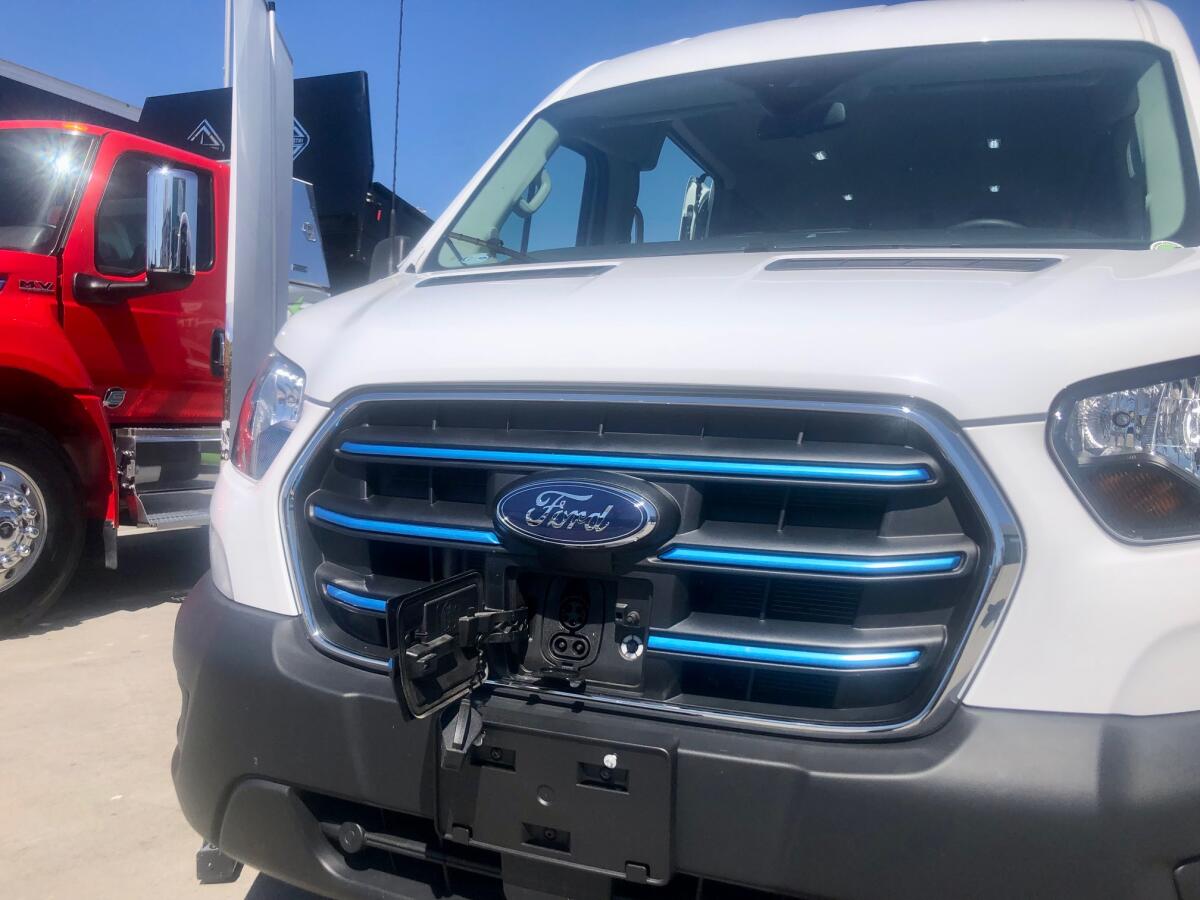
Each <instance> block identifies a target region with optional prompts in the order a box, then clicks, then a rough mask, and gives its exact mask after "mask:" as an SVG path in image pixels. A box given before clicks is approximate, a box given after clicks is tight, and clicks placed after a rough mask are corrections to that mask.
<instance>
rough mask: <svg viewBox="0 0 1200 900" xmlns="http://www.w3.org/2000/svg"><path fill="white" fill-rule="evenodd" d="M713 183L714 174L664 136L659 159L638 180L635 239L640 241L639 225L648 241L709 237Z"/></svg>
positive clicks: (643, 238)
mask: <svg viewBox="0 0 1200 900" xmlns="http://www.w3.org/2000/svg"><path fill="white" fill-rule="evenodd" d="M712 183H713V182H712V177H711V176H708V175H706V174H705V172H704V170H703V169H701V168H700V166H699V165H697V164H696V161H695V160H693V159H692V158H691V157H690V156H688V155H687V154H686V153H685V152H684V151H683V149H682V148H681V147H680V146H679V144H677V143H676V142H675V141H674V140H672V139H671V138H670V137H668V138H666V139H664V140H663V144H662V149H661V150H660V151H659V153H658V162H656V163H655V164H654V168H653V169H650V170H649V171H647V172H642V173H641V178H640V179H639V183H638V199H637V210H638V213H640V217H639V216H638V214H637V213H635V215H634V231H635V234H634V235H633V239H634V240H635V241H636V240H637V237H638V235H637V234H636V232H637V231H638V230H639V228H640V229H641V231H642V241H644V242H645V243H648V244H653V243H658V242H662V241H678V240H693V239H698V238H704V237H707V232H708V227H707V226H708V215H709V213H710V212H711V210H712V196H713V194H712ZM697 206H699V208H697ZM681 229H682V230H681ZM683 230H686V231H687V233H686V234H685V233H683Z"/></svg>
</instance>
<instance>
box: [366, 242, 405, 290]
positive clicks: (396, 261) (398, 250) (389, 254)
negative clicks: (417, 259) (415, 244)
mask: <svg viewBox="0 0 1200 900" xmlns="http://www.w3.org/2000/svg"><path fill="white" fill-rule="evenodd" d="M407 255H408V238H406V237H404V236H403V235H399V234H398V235H396V236H395V237H390V238H384V239H383V240H382V241H380V242H379V243H378V244H376V245H375V249H374V250H372V251H371V274H370V276H369V277H368V279H367V280H368V281H378V280H379V279H380V278H387V277H388V276H389V275H395V274H396V272H397V270H399V268H400V262H401V260H403V259H404V257H405V256H407Z"/></svg>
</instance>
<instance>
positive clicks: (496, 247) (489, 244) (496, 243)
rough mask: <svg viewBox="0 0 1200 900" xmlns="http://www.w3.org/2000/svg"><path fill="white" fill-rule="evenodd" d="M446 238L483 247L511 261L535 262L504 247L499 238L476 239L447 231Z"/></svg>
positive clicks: (522, 253) (516, 251) (528, 256)
mask: <svg viewBox="0 0 1200 900" xmlns="http://www.w3.org/2000/svg"><path fill="white" fill-rule="evenodd" d="M446 237H448V238H453V239H454V240H456V241H466V242H467V243H469V244H474V245H475V246H477V247H483V248H485V249H487V250H491V251H492V253H503V254H504V255H505V256H511V257H512V258H513V259H519V260H521V261H522V262H537V260H536V259H534V258H533V257H532V256H530V255H529V254H528V253H524V252H522V251H520V250H513V249H512V248H511V247H505V246H504V244H503V243H502V242H501V241H500V239H499V238H490V239H484V238H478V237H475V236H474V235H470V234H462V233H461V232H458V231H447V232H446Z"/></svg>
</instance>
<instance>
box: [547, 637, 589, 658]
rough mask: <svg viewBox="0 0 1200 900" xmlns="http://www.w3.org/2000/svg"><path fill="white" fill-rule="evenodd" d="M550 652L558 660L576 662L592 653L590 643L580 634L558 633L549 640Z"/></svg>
mask: <svg viewBox="0 0 1200 900" xmlns="http://www.w3.org/2000/svg"><path fill="white" fill-rule="evenodd" d="M550 652H551V653H552V654H553V655H554V656H555V657H557V658H558V659H562V660H566V661H568V662H578V661H580V660H583V659H587V657H588V654H589V653H591V652H592V644H591V642H590V641H589V640H588V639H587V638H585V637H584V636H583V635H581V634H570V633H569V632H566V631H564V632H560V633H559V634H556V635H554V637H552V638H550Z"/></svg>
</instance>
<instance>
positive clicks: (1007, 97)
mask: <svg viewBox="0 0 1200 900" xmlns="http://www.w3.org/2000/svg"><path fill="white" fill-rule="evenodd" d="M1181 110H1182V107H1181V101H1180V98H1179V91H1178V88H1177V85H1176V83H1175V76H1174V73H1173V71H1172V69H1171V67H1170V62H1169V58H1168V57H1167V56H1166V55H1165V54H1163V53H1162V52H1160V51H1159V50H1157V49H1155V48H1153V47H1150V46H1149V45H1143V44H1135V43H1079V42H1058V41H1044V42H1021V43H996V44H973V45H970V46H959V45H956V46H946V47H919V48H907V49H901V50H880V51H871V52H866V53H853V54H842V55H838V56H829V57H821V58H809V59H800V60H787V61H783V62H770V63H759V64H755V65H750V66H740V67H737V68H730V69H719V70H714V71H707V72H698V73H691V74H687V75H680V76H673V77H670V78H662V79H657V80H654V81H647V82H642V83H638V84H632V85H628V86H625V87H620V88H614V89H610V90H606V91H601V92H596V93H593V94H585V95H583V96H581V97H577V98H574V99H570V100H566V101H563V102H561V103H558V104H556V105H554V106H551V107H549V108H548V109H547V110H545V111H544V112H543V113H542V114H541V115H540V116H539V117H538V118H536V119H535V120H534V121H533V122H532V123H531V124H530V125H529V126H528V127H527V128H526V129H525V130H524V132H523V133H522V135H521V136H520V137H519V138H518V140H517V141H516V142H515V143H514V144H513V145H512V146H511V147H510V148H509V150H508V151H507V152H506V153H505V155H504V157H503V158H502V159H501V161H500V162H499V163H498V164H497V166H496V167H495V168H494V169H493V170H492V172H491V173H490V174H489V175H488V176H487V177H486V178H485V179H484V181H483V183H482V184H481V185H480V187H479V188H478V190H476V192H475V193H474V196H473V197H472V198H471V200H470V201H469V202H468V203H467V205H466V206H465V207H464V208H463V210H462V212H461V214H460V215H459V216H458V217H457V219H456V220H455V222H454V224H453V225H452V226H451V228H450V229H449V231H448V232H447V233H446V234H445V235H443V238H442V240H441V242H440V243H439V244H438V245H437V247H436V248H435V250H434V254H433V256H432V257H431V260H432V265H433V266H434V267H441V268H459V267H464V266H482V265H494V264H497V263H506V262H514V261H538V262H548V261H557V260H571V259H589V258H591V259H595V258H612V257H625V256H645V255H666V254H678V253H695V252H717V251H752V250H774V249H815V250H819V249H827V248H848V247H876V248H878V247H1029V248H1039V247H1061V248H1069V247H1120V248H1131V249H1134V248H1142V249H1144V248H1146V247H1148V246H1149V245H1150V244H1152V243H1154V242H1157V241H1176V242H1179V243H1182V244H1195V243H1196V240H1195V238H1196V227H1195V225H1196V217H1195V211H1196V208H1197V205H1196V177H1195V168H1194V160H1193V158H1192V156H1191V148H1190V144H1189V143H1188V139H1187V137H1186V128H1185V120H1184V118H1183V115H1182V111H1181Z"/></svg>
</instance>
